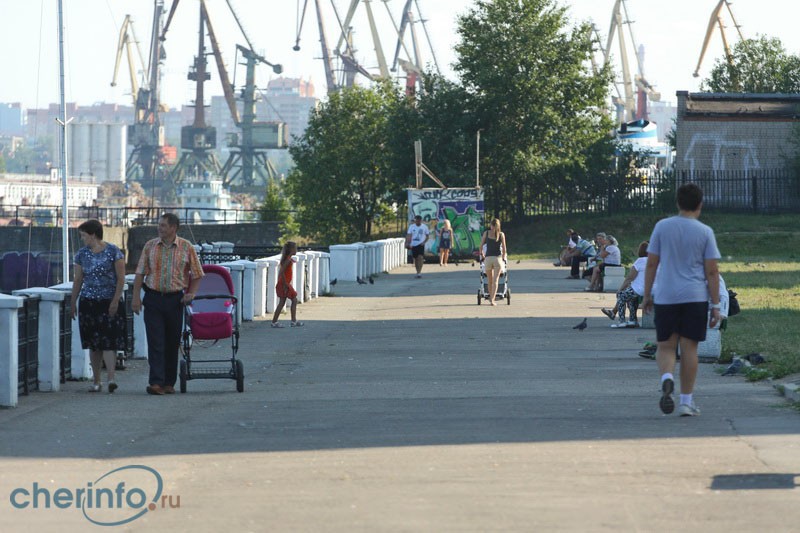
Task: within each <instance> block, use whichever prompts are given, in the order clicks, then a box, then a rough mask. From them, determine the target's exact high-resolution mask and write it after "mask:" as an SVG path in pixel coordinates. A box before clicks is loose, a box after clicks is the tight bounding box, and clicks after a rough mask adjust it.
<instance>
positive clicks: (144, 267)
mask: <svg viewBox="0 0 800 533" xmlns="http://www.w3.org/2000/svg"><path fill="white" fill-rule="evenodd" d="M179 225H180V221H179V220H178V217H177V216H175V215H174V214H172V213H166V214H164V215H162V216H161V219H160V220H159V222H158V237H157V238H155V239H151V240H149V241H147V243H146V244H145V245H144V250H142V255H141V256H140V257H139V264H138V265H137V267H136V277H135V278H134V281H133V302H132V303H133V306H132V307H133V312H134V313H136V314H137V315H138V314H139V311H141V309H142V305H144V325H145V330H146V331H147V359H148V363H149V364H150V379H149V383H150V384H149V385H148V386H147V393H148V394H154V395H158V396H160V395H163V394H174V393H175V381H176V380H177V379H178V348H179V347H180V341H181V324H182V322H183V306H184V305H186V304H188V303H190V302H191V301H192V300H193V299H194V295H195V293H196V292H197V286H198V285H199V284H200V278H202V277H203V267H202V266H201V265H200V260H199V259H198V258H197V252H196V251H195V249H194V247H193V246H192V244H191V243H190V242H189V241H187V240H186V239H182V238H181V237H178V226H179ZM142 287H144V299H143V300H142V299H141V298H140V294H141V289H142Z"/></svg>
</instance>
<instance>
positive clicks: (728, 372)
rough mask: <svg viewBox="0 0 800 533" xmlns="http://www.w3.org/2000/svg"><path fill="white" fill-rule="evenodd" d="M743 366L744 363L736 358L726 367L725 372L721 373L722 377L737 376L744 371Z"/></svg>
mask: <svg viewBox="0 0 800 533" xmlns="http://www.w3.org/2000/svg"><path fill="white" fill-rule="evenodd" d="M744 367H745V364H744V361H742V360H741V359H739V358H738V357H737V358H735V359H734V360H733V362H732V363H731V364H730V365H728V368H726V369H725V372H723V373H722V375H723V376H732V375H733V374H738V373H739V372H741V371H742V369H744Z"/></svg>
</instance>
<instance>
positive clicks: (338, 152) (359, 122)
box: [286, 85, 413, 242]
mask: <svg viewBox="0 0 800 533" xmlns="http://www.w3.org/2000/svg"><path fill="white" fill-rule="evenodd" d="M403 105H408V104H406V103H405V99H404V98H403V97H402V96H400V94H399V93H398V92H397V90H395V89H393V88H392V87H390V86H389V85H382V86H379V87H377V88H374V89H366V88H362V87H351V88H347V89H344V90H342V91H339V92H337V93H335V94H332V95H330V97H329V99H328V101H327V102H326V103H324V104H323V105H322V106H320V108H319V109H318V110H316V111H315V112H313V113H312V115H311V118H310V120H309V125H308V128H307V129H306V131H305V132H304V134H303V136H302V137H300V138H298V139H296V141H295V143H294V144H293V145H292V146H291V147H290V148H289V152H290V153H291V155H292V159H293V160H294V162H295V165H296V166H295V169H294V170H293V171H292V172H291V173H290V174H289V176H288V178H287V180H286V183H287V187H288V191H289V193H290V196H291V198H292V199H293V200H294V201H295V204H296V205H298V206H299V210H298V218H297V220H298V222H299V224H300V229H301V231H302V233H303V235H308V236H312V237H315V238H320V239H322V240H324V241H328V242H346V241H349V240H353V239H360V240H364V239H367V238H368V237H369V236H370V234H371V233H372V230H373V227H374V225H375V223H376V222H379V221H380V220H381V219H382V218H383V217H385V216H386V215H387V213H388V212H389V206H390V204H391V203H392V200H393V198H397V197H398V196H400V191H401V190H402V188H403V186H404V185H405V183H404V180H405V179H406V178H403V179H400V178H399V177H398V176H397V175H396V174H395V173H394V172H392V166H391V161H392V160H393V159H394V158H395V156H394V155H393V152H392V147H390V146H389V130H390V129H391V123H390V120H389V117H391V116H397V115H398V113H399V106H403ZM411 149H412V150H413V145H412V148H411ZM410 153H411V154H413V151H412V152H410ZM412 163H413V156H412Z"/></svg>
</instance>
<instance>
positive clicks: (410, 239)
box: [406, 215, 431, 278]
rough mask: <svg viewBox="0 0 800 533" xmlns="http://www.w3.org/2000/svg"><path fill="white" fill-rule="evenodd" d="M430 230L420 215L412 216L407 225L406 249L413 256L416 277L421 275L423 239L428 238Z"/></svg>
mask: <svg viewBox="0 0 800 533" xmlns="http://www.w3.org/2000/svg"><path fill="white" fill-rule="evenodd" d="M430 233H431V230H429V229H428V226H427V225H425V224H423V223H422V217H421V216H419V215H417V216H416V217H414V223H413V224H411V225H410V226H408V231H407V232H406V249H408V250H411V255H412V257H413V258H414V267H415V268H416V269H417V277H418V278H421V277H422V265H423V264H424V263H425V241H427V240H428V235H430Z"/></svg>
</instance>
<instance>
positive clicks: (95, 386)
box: [89, 381, 119, 394]
mask: <svg viewBox="0 0 800 533" xmlns="http://www.w3.org/2000/svg"><path fill="white" fill-rule="evenodd" d="M117 388H119V387H118V386H117V384H116V382H114V381H109V382H108V393H109V394H114V391H115V390H117ZM102 390H103V385H102V384H100V383H92V384H91V385H90V386H89V392H100V391H102Z"/></svg>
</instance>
